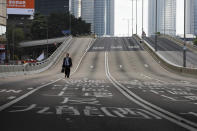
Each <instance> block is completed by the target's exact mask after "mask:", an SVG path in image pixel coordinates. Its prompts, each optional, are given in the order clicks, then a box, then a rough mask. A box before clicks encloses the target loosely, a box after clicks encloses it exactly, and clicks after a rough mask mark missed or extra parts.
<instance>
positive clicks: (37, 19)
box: [31, 13, 48, 40]
mask: <svg viewBox="0 0 197 131" xmlns="http://www.w3.org/2000/svg"><path fill="white" fill-rule="evenodd" d="M47 28H48V25H47V19H46V17H45V16H43V15H41V14H40V13H36V14H35V15H34V20H33V21H32V25H31V36H32V39H34V40H36V39H46V32H47Z"/></svg>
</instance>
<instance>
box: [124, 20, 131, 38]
mask: <svg viewBox="0 0 197 131" xmlns="http://www.w3.org/2000/svg"><path fill="white" fill-rule="evenodd" d="M123 20H127V22H128V36H129V35H130V31H129V29H130V25H129V24H130V19H123Z"/></svg>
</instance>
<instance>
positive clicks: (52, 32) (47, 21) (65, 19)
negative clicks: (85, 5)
mask: <svg viewBox="0 0 197 131" xmlns="http://www.w3.org/2000/svg"><path fill="white" fill-rule="evenodd" d="M70 24H71V25H70ZM70 27H71V32H72V35H74V36H76V35H83V34H90V33H91V32H90V27H91V25H90V24H88V23H86V22H85V21H83V20H82V19H81V18H78V19H77V18H75V17H74V16H73V15H71V14H69V13H61V12H59V13H52V14H50V15H49V16H43V15H41V14H40V13H36V14H35V16H34V20H33V21H32V25H31V36H32V39H46V38H47V32H48V38H54V37H61V36H63V34H62V30H70Z"/></svg>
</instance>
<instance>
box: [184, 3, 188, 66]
mask: <svg viewBox="0 0 197 131" xmlns="http://www.w3.org/2000/svg"><path fill="white" fill-rule="evenodd" d="M186 50H187V47H186V0H184V46H183V67H186Z"/></svg>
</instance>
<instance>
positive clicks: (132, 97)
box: [105, 52, 197, 131]
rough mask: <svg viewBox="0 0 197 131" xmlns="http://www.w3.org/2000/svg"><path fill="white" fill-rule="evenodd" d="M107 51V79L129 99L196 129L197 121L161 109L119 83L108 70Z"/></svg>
mask: <svg viewBox="0 0 197 131" xmlns="http://www.w3.org/2000/svg"><path fill="white" fill-rule="evenodd" d="M108 62H109V61H108V52H105V74H106V76H107V78H108V79H109V81H111V83H112V84H113V85H114V86H115V87H116V88H117V89H118V90H119V91H120V92H121V93H122V94H123V95H124V96H126V97H127V98H128V99H129V100H131V101H133V102H134V103H136V104H137V105H139V106H141V107H143V108H145V109H147V110H148V111H151V112H153V113H155V114H157V115H158V116H160V117H162V118H165V119H166V120H169V121H171V122H172V123H175V124H177V125H179V126H181V127H183V128H185V129H188V130H191V131H196V129H197V123H194V122H192V121H189V120H187V119H185V118H182V117H180V116H178V115H176V114H173V113H171V112H169V111H167V110H165V109H162V108H160V107H158V106H156V105H154V104H152V103H149V102H148V101H146V100H144V99H142V98H141V97H139V96H137V95H136V94H135V93H133V92H132V91H130V90H129V89H127V88H126V87H125V86H124V85H122V84H121V83H119V82H118V81H117V80H116V79H115V78H114V77H113V76H112V75H111V74H110V72H109V63H108Z"/></svg>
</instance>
